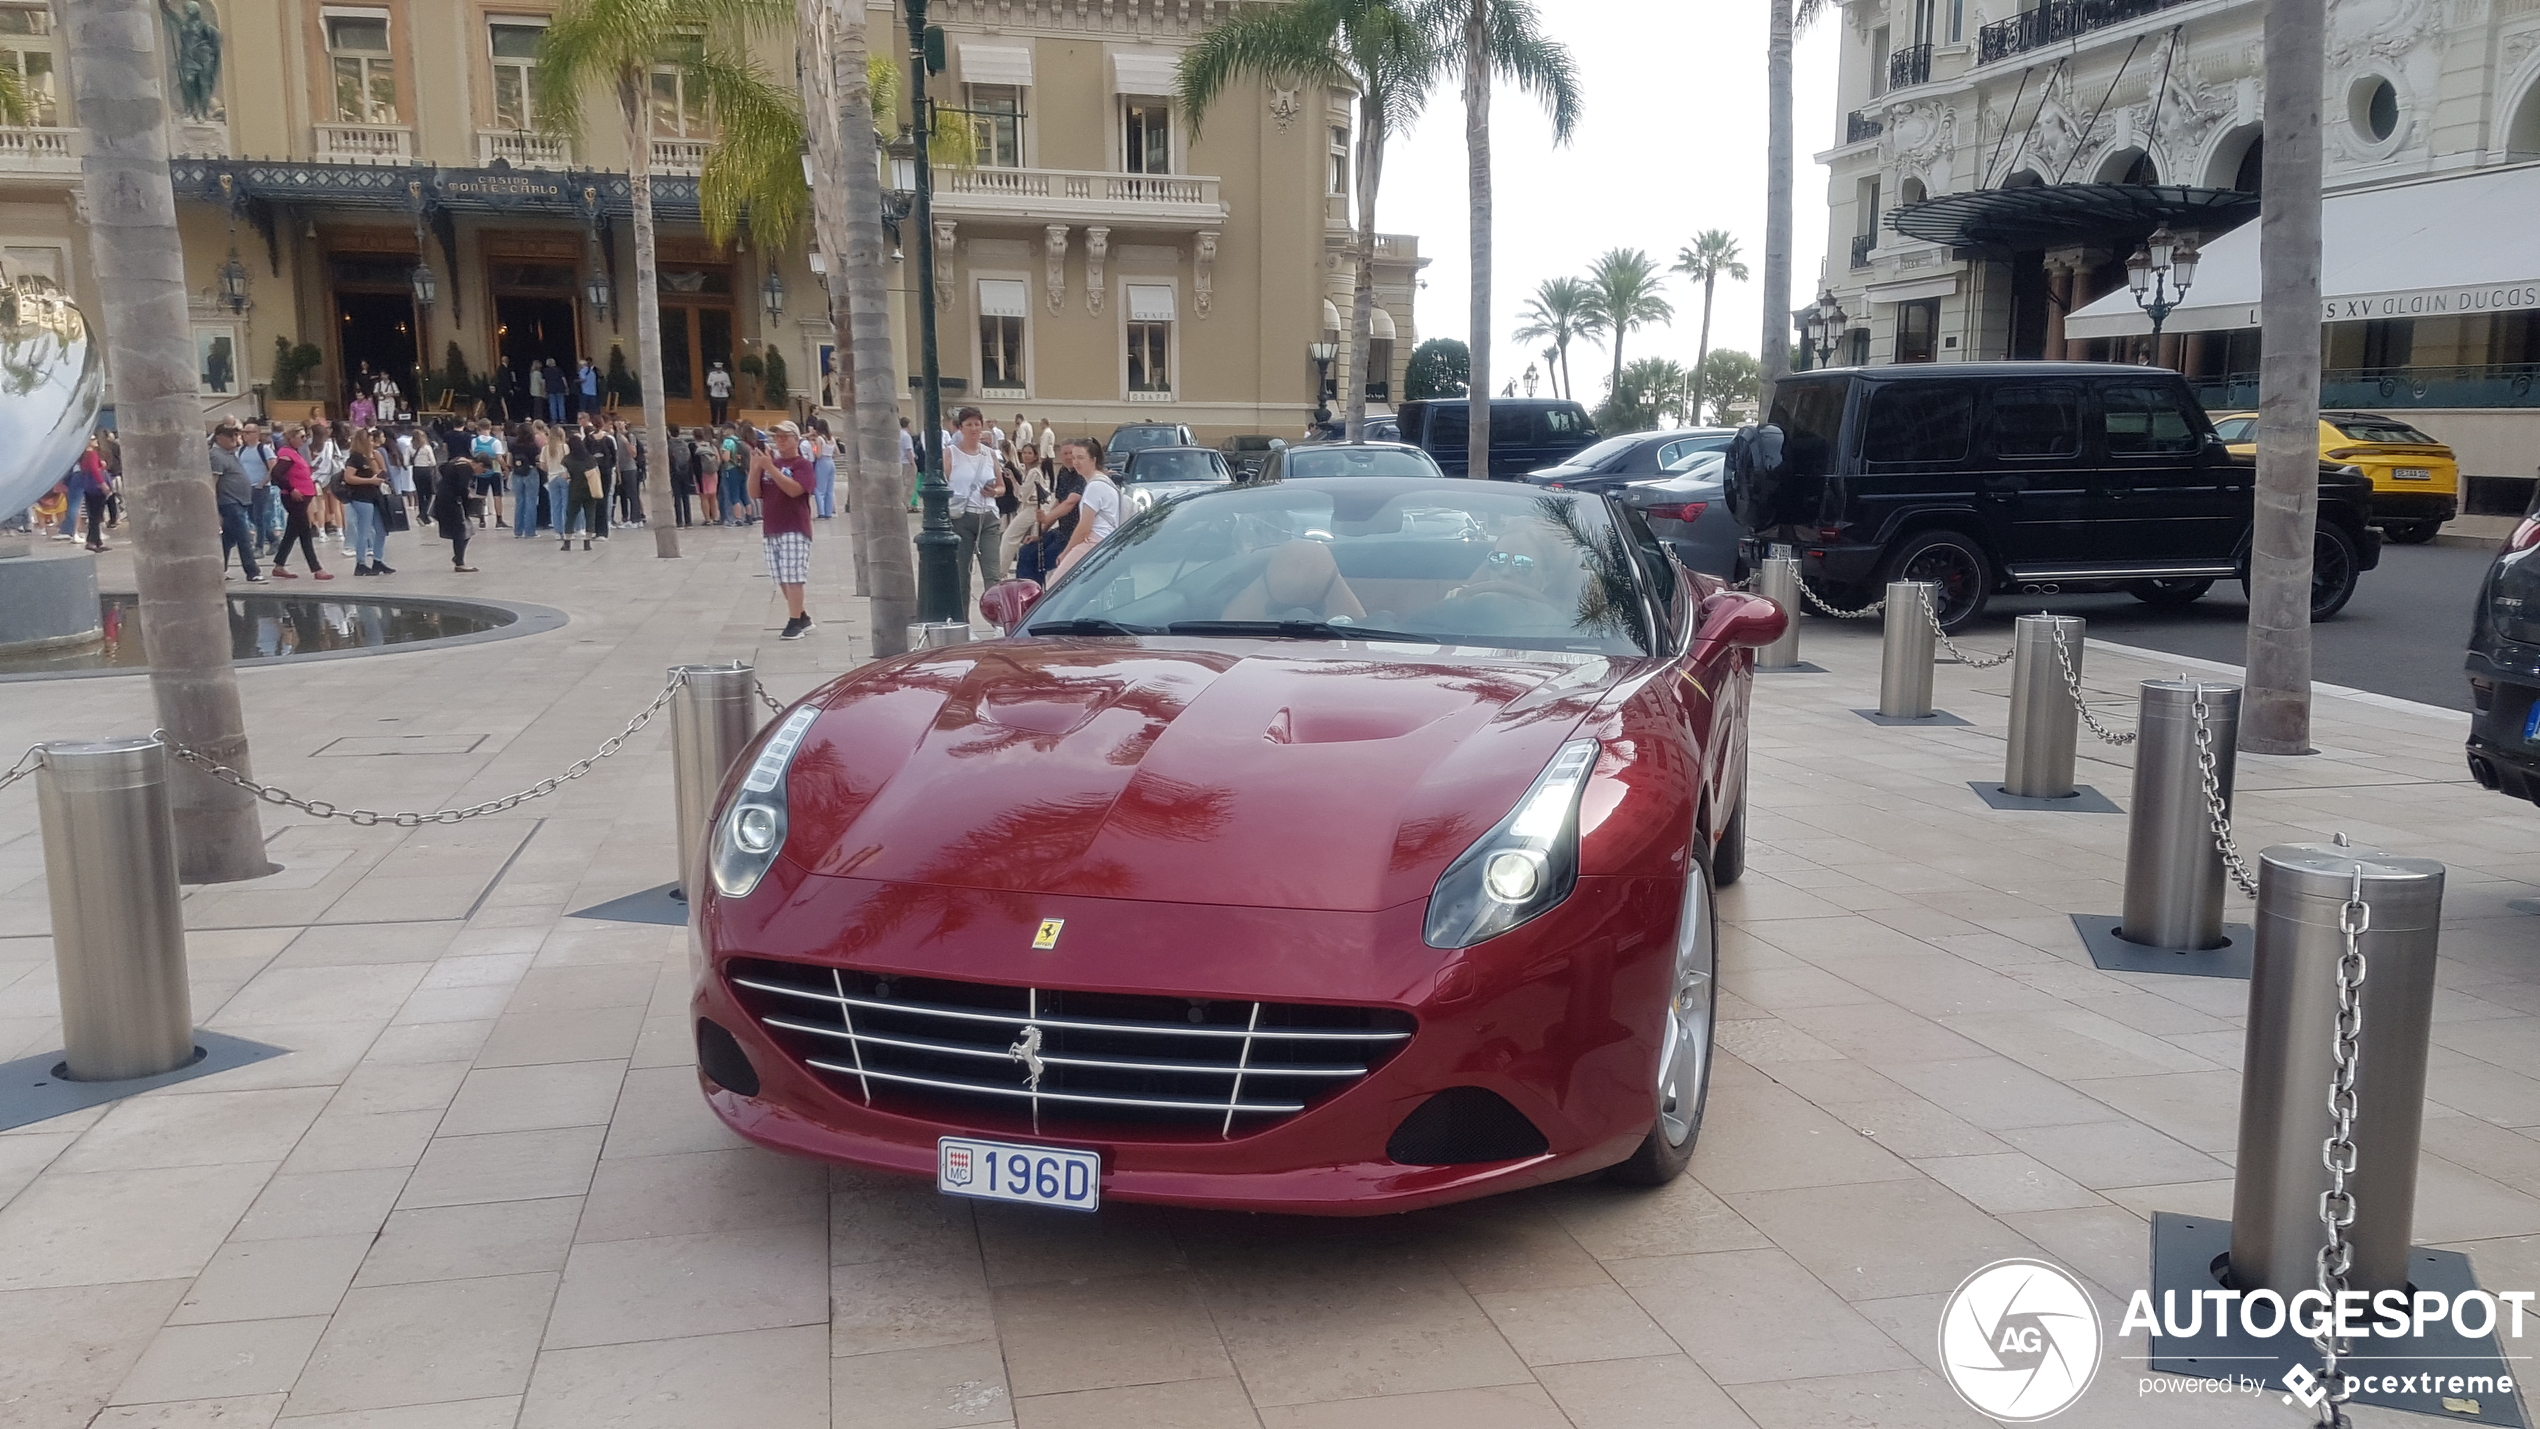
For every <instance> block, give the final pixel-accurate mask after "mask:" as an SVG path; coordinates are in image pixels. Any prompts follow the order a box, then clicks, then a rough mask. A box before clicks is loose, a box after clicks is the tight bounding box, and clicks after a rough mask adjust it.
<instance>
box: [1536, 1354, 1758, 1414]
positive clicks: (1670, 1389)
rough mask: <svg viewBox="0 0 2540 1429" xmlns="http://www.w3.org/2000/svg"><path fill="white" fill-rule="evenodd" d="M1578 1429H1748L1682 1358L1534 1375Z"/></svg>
mask: <svg viewBox="0 0 2540 1429" xmlns="http://www.w3.org/2000/svg"><path fill="white" fill-rule="evenodd" d="M1535 1377H1536V1378H1537V1379H1540V1380H1542V1381H1543V1387H1544V1388H1545V1389H1546V1390H1548V1391H1549V1392H1550V1393H1551V1395H1552V1398H1553V1402H1554V1403H1556V1404H1558V1405H1559V1406H1560V1407H1561V1411H1562V1412H1563V1413H1564V1414H1567V1415H1569V1416H1570V1422H1571V1424H1573V1425H1575V1426H1576V1429H1752V1421H1750V1420H1749V1419H1748V1418H1747V1417H1746V1414H1745V1412H1744V1411H1743V1410H1740V1409H1739V1408H1738V1407H1737V1401H1736V1400H1733V1399H1731V1398H1729V1396H1728V1393H1727V1391H1725V1390H1723V1389H1721V1388H1720V1387H1719V1386H1718V1385H1716V1384H1714V1383H1712V1382H1711V1377H1710V1376H1709V1375H1707V1374H1704V1373H1703V1372H1702V1369H1701V1367H1700V1366H1699V1365H1696V1364H1695V1363H1694V1362H1693V1361H1692V1360H1691V1359H1688V1358H1687V1357H1685V1356H1684V1355H1681V1354H1670V1355H1662V1356H1658V1357H1655V1358H1651V1359H1636V1360H1600V1361H1596V1362H1594V1363H1589V1364H1567V1365H1544V1366H1542V1367H1540V1368H1538V1369H1537V1370H1536V1371H1535Z"/></svg>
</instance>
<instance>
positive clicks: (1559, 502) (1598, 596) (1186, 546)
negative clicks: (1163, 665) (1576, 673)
mask: <svg viewBox="0 0 2540 1429" xmlns="http://www.w3.org/2000/svg"><path fill="white" fill-rule="evenodd" d="M1229 621H1231V622H1238V623H1241V624H1244V625H1258V626H1260V627H1261V628H1259V629H1257V630H1253V629H1236V630H1227V629H1225V628H1223V627H1218V628H1215V629H1202V628H1185V627H1186V623H1187V622H1202V623H1207V622H1229ZM1289 622H1295V623H1296V624H1295V625H1293V626H1292V628H1291V629H1289V630H1285V631H1283V630H1281V629H1280V628H1279V626H1280V625H1281V624H1282V623H1289ZM1070 629H1072V630H1073V631H1074V632H1075V633H1087V634H1115V633H1116V634H1136V635H1145V634H1173V633H1184V634H1208V633H1218V634H1256V633H1257V634H1263V635H1278V634H1298V635H1312V636H1320V637H1323V638H1332V637H1344V638H1358V639H1369V640H1403V641H1413V642H1417V643H1421V644H1435V645H1481V646H1489V647H1493V648H1499V649H1518V650H1574V651H1581V652H1585V653H1590V654H1600V655H1640V654H1645V653H1647V652H1648V649H1649V632H1648V629H1647V627H1646V624H1645V623H1644V620H1643V617H1642V609H1641V597H1640V586H1639V583H1638V580H1637V579H1636V578H1635V576H1634V575H1633V563H1632V557H1631V553H1630V551H1629V550H1628V549H1627V548H1626V546H1625V545H1624V536H1623V533H1622V532H1621V530H1620V529H1619V528H1617V527H1616V526H1615V524H1614V522H1613V521H1612V519H1611V518H1609V517H1608V516H1607V514H1606V509H1605V505H1604V503H1603V502H1602V501H1600V500H1598V499H1596V498H1594V497H1580V496H1576V495H1572V494H1569V493H1565V492H1556V491H1546V490H1542V489H1540V488H1535V487H1522V486H1514V485H1499V484H1496V483H1484V482H1471V483H1465V482H1435V481H1397V480H1388V479H1382V478H1378V479H1372V480H1365V481H1347V482H1312V483H1306V482H1279V483H1275V484H1273V485H1269V486H1243V487H1229V488H1225V489H1223V490H1218V491H1210V492H1202V493H1200V494H1199V495H1196V496H1192V497H1189V498H1187V499H1184V500H1181V501H1170V502H1165V503H1163V504H1162V505H1159V506H1157V507H1156V508H1155V509H1153V510H1151V511H1149V512H1147V513H1146V514H1145V515H1143V516H1140V517H1138V518H1136V519H1134V520H1132V521H1130V522H1129V523H1128V524H1126V525H1124V526H1122V527H1121V528H1120V530H1119V531H1118V532H1117V533H1115V534H1114V535H1113V536H1112V537H1111V538H1110V539H1109V540H1106V541H1104V542H1103V543H1102V544H1101V545H1098V546H1096V547H1094V549H1093V551H1092V553H1091V554H1089V555H1087V556H1086V557H1084V559H1083V560H1082V562H1081V563H1080V564H1079V565H1078V566H1077V567H1076V568H1075V569H1074V570H1072V571H1070V572H1068V574H1067V576H1066V578H1065V579H1063V580H1061V581H1060V582H1059V583H1058V584H1057V586H1056V587H1055V588H1054V589H1052V590H1051V591H1050V593H1049V596H1048V597H1047V598H1046V599H1044V600H1043V601H1041V603H1040V604H1039V605H1038V606H1036V607H1034V609H1033V611H1032V619H1031V623H1030V625H1029V626H1027V627H1026V633H1029V634H1047V633H1057V632H1060V631H1064V630H1070Z"/></svg>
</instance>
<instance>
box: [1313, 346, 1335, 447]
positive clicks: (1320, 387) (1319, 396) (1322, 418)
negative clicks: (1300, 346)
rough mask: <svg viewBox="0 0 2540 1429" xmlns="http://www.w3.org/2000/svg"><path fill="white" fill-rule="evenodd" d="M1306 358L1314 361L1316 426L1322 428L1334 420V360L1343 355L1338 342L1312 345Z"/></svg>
mask: <svg viewBox="0 0 2540 1429" xmlns="http://www.w3.org/2000/svg"><path fill="white" fill-rule="evenodd" d="M1305 353H1306V356H1308V357H1311V358H1313V359H1314V424H1315V425H1316V426H1318V427H1319V426H1321V425H1322V424H1323V423H1325V422H1328V421H1330V420H1332V408H1331V396H1332V359H1334V358H1336V357H1339V356H1340V355H1341V345H1340V344H1339V343H1337V342H1316V343H1310V344H1308V345H1307V347H1306V349H1305Z"/></svg>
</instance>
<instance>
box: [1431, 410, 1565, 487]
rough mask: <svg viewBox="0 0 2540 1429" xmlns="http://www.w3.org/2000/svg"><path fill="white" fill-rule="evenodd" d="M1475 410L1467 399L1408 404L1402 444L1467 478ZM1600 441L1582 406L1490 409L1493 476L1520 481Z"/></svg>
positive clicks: (1452, 473) (1453, 474) (1441, 466)
mask: <svg viewBox="0 0 2540 1429" xmlns="http://www.w3.org/2000/svg"><path fill="white" fill-rule="evenodd" d="M1470 416H1471V408H1470V407H1468V406H1467V405H1466V403H1465V401H1464V399H1463V398H1461V397H1453V398H1439V399H1437V400H1434V401H1419V402H1405V403H1403V404H1402V405H1401V406H1400V407H1397V408H1395V409H1394V418H1395V420H1396V421H1397V422H1399V423H1400V424H1401V426H1402V440H1404V441H1406V442H1409V443H1410V444H1411V445H1413V446H1415V447H1418V448H1420V449H1421V450H1422V451H1425V452H1427V453H1428V454H1429V455H1431V456H1433V457H1436V458H1437V462H1438V469H1439V470H1441V471H1443V472H1445V473H1446V474H1447V475H1449V476H1463V475H1465V474H1466V472H1467V465H1468V460H1469V457H1470V455H1471V454H1470V452H1469V451H1468V450H1467V448H1468V446H1469V445H1470V444H1469V443H1468V442H1467V441H1466V440H1465V438H1466V435H1467V434H1466V432H1465V423H1466V421H1467V419H1468V418H1469V417H1470ZM1595 440H1596V423H1595V422H1593V421H1591V420H1589V418H1588V411H1587V408H1585V407H1582V406H1580V405H1579V404H1578V403H1576V402H1568V401H1560V400H1556V399H1552V398H1540V397H1494V398H1492V399H1491V404H1490V474H1491V476H1492V477H1493V478H1495V479H1497V480H1501V481H1516V480H1519V479H1521V478H1522V477H1524V476H1525V474H1526V473H1527V472H1530V471H1533V470H1535V469H1536V468H1537V467H1545V466H1554V465H1557V464H1559V463H1561V462H1564V461H1567V460H1569V459H1570V457H1571V456H1572V455H1573V454H1575V453H1576V452H1578V451H1579V450H1580V449H1582V448H1584V447H1586V446H1588V445H1589V444H1590V443H1593V442H1594V441H1595Z"/></svg>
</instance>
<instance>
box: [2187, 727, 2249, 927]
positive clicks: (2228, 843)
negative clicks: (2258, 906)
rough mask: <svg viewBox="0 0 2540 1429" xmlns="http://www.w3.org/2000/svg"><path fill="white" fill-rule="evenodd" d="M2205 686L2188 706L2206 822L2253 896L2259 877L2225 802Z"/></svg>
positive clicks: (2235, 877) (2234, 876) (2239, 882)
mask: <svg viewBox="0 0 2540 1429" xmlns="http://www.w3.org/2000/svg"><path fill="white" fill-rule="evenodd" d="M2209 713H2210V711H2208V710H2207V709H2206V708H2205V687H2204V685H2202V684H2201V683H2200V684H2198V685H2197V686H2196V702H2195V703H2194V704H2193V705H2191V706H2189V707H2188V718H2190V719H2191V720H2193V721H2195V725H2196V772H2197V776H2198V778H2199V780H2200V782H2201V783H2202V784H2203V785H2204V795H2205V821H2206V823H2207V824H2208V825H2210V826H2211V827H2212V829H2213V831H2214V848H2215V849H2216V850H2217V851H2219V852H2220V853H2221V854H2222V861H2223V869H2224V871H2225V872H2228V873H2229V874H2230V875H2231V881H2232V884H2233V886H2235V887H2237V888H2238V889H2239V890H2240V891H2241V892H2242V893H2244V894H2246V895H2248V896H2249V897H2251V898H2255V897H2257V896H2258V880H2257V879H2255V878H2252V877H2250V876H2249V865H2248V864H2246V863H2244V862H2242V861H2241V858H2240V844H2239V842H2238V840H2236V839H2234V838H2233V837H2232V835H2231V809H2230V808H2229V806H2227V805H2225V804H2224V803H2223V796H2222V775H2221V772H2220V770H2219V768H2218V766H2217V765H2216V763H2215V760H2214V731H2213V729H2212V728H2211V727H2210V726H2209V725H2208V724H2207V722H2206V719H2207V716H2208V714H2209Z"/></svg>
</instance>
